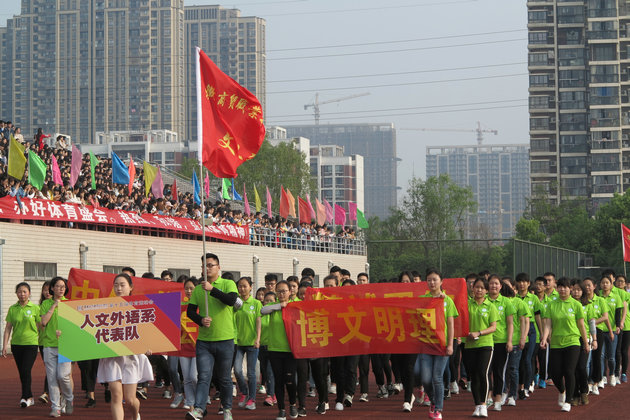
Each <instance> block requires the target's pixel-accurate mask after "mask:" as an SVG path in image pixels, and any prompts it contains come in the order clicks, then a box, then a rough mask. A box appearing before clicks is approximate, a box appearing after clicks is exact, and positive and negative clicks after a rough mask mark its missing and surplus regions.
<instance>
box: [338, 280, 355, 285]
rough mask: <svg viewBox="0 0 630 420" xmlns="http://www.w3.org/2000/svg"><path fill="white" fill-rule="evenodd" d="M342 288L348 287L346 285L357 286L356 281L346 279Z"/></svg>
mask: <svg viewBox="0 0 630 420" xmlns="http://www.w3.org/2000/svg"><path fill="white" fill-rule="evenodd" d="M341 285H342V286H346V285H350V286H356V283H355V281H354V280H352V279H345V280H344V281H343V283H341Z"/></svg>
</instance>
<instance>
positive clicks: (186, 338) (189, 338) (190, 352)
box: [164, 302, 199, 357]
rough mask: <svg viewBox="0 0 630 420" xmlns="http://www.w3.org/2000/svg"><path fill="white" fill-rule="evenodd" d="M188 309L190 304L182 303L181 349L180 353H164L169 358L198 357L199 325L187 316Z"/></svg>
mask: <svg viewBox="0 0 630 420" xmlns="http://www.w3.org/2000/svg"><path fill="white" fill-rule="evenodd" d="M187 309H188V303H186V302H182V309H181V312H182V313H181V329H180V333H181V338H180V343H181V348H180V350H179V351H173V352H170V353H164V354H166V355H167V356H179V357H195V356H196V355H197V354H196V349H195V344H196V343H197V337H198V336H199V325H197V324H195V323H194V322H193V321H191V320H190V318H188V316H186V310H187Z"/></svg>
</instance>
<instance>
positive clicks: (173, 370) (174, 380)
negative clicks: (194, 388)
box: [167, 356, 184, 394]
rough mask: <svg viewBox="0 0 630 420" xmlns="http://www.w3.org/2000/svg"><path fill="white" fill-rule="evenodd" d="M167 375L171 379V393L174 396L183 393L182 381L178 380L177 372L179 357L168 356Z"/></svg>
mask: <svg viewBox="0 0 630 420" xmlns="http://www.w3.org/2000/svg"><path fill="white" fill-rule="evenodd" d="M167 363H168V374H169V376H170V377H171V384H172V385H173V392H174V393H176V394H181V393H183V392H184V391H183V389H182V381H181V380H180V379H179V372H178V371H177V366H178V365H179V357H177V356H168V361H167Z"/></svg>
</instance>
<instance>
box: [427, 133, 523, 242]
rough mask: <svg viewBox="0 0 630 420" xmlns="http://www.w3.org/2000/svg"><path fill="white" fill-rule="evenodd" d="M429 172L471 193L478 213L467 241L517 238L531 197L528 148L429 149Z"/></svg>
mask: <svg viewBox="0 0 630 420" xmlns="http://www.w3.org/2000/svg"><path fill="white" fill-rule="evenodd" d="M426 171H427V174H426V175H427V178H428V177H431V176H439V175H442V174H448V175H449V177H450V178H451V179H452V180H453V181H454V182H455V183H456V184H457V185H459V186H460V187H470V189H471V190H472V193H473V199H474V200H475V201H476V202H477V211H476V212H475V213H471V214H469V215H468V217H467V223H466V225H467V227H466V229H467V231H466V236H467V237H468V238H481V239H483V238H511V237H512V236H513V235H514V228H515V226H516V223H517V222H518V220H519V219H520V218H521V216H522V214H523V211H524V210H525V206H526V204H527V201H526V200H527V197H529V195H530V189H529V188H530V185H529V184H530V183H529V153H528V145H526V144H488V145H475V146H429V147H427V152H426Z"/></svg>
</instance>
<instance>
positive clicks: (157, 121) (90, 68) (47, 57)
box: [0, 0, 265, 143]
mask: <svg viewBox="0 0 630 420" xmlns="http://www.w3.org/2000/svg"><path fill="white" fill-rule="evenodd" d="M264 26H265V25H264V20H262V19H260V18H256V17H240V11H238V10H236V9H224V8H221V7H219V6H190V7H186V8H184V1H183V0H99V1H93V0H74V1H59V0H22V9H21V13H20V15H18V16H15V17H14V18H12V19H9V20H8V21H7V26H6V27H4V28H0V37H1V39H2V45H1V46H0V82H1V83H2V85H1V86H2V89H0V112H1V116H0V118H2V117H3V118H7V119H11V120H12V121H14V122H15V123H17V124H19V125H21V126H22V127H23V133H24V135H25V137H27V138H28V137H30V135H31V134H32V133H33V132H34V131H35V130H36V129H37V128H38V127H42V128H43V129H44V132H47V133H54V132H59V133H65V134H68V135H70V136H71V137H72V139H73V141H74V142H81V143H93V142H94V136H95V133H96V132H97V131H98V132H110V131H147V130H171V131H174V132H176V133H178V134H179V138H180V139H182V140H193V139H196V102H195V68H194V46H195V45H200V46H201V47H202V48H203V49H204V51H205V52H206V53H207V54H208V55H209V56H210V58H212V59H213V60H214V61H215V62H216V63H217V64H218V65H219V67H220V68H221V69H222V70H223V71H224V72H226V73H227V74H228V75H230V76H231V77H232V78H234V79H235V80H237V81H239V82H240V83H241V84H242V85H244V86H246V87H247V88H248V89H249V90H251V91H252V92H253V93H255V94H256V95H257V96H258V98H259V99H260V100H261V102H262V103H264V100H265V98H264V96H265V88H264V86H265V74H264V69H265V53H264V51H265V37H264V33H265V32H264Z"/></svg>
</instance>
